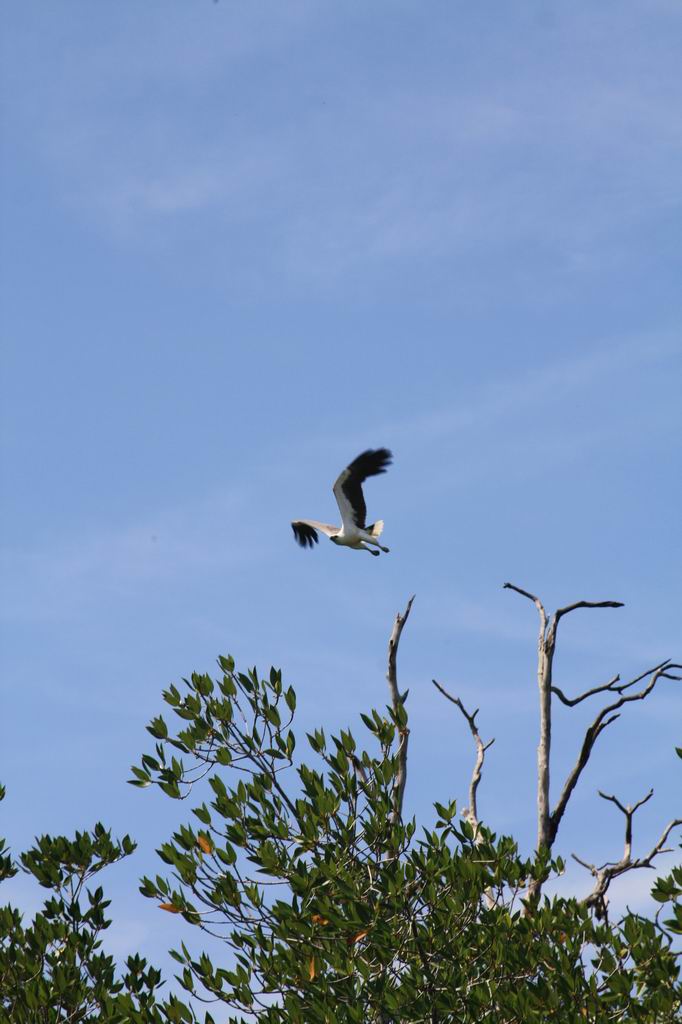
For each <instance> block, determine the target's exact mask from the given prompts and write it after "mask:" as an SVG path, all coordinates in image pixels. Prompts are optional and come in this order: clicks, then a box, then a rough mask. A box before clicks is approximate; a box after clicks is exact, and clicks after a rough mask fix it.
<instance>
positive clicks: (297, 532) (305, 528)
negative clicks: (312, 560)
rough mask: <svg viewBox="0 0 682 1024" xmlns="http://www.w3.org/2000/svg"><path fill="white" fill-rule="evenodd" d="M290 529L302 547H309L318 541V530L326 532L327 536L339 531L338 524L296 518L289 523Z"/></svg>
mask: <svg viewBox="0 0 682 1024" xmlns="http://www.w3.org/2000/svg"><path fill="white" fill-rule="evenodd" d="M291 529H292V530H293V531H294V537H295V538H296V540H297V541H298V543H299V544H300V545H301V547H302V548H311V547H312V546H313V545H314V544H317V543H318V540H319V538H318V536H317V531H318V530H319V531H320V532H321V533H326V535H327V536H328V537H331V536H332V534H334V533H338V532H339V528H338V526H330V525H329V523H318V522H316V521H315V520H314V519H296V520H294V522H293V523H292V524H291Z"/></svg>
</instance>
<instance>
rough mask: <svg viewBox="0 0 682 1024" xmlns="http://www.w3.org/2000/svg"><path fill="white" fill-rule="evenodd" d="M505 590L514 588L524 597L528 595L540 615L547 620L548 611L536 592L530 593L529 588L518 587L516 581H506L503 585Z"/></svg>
mask: <svg viewBox="0 0 682 1024" xmlns="http://www.w3.org/2000/svg"><path fill="white" fill-rule="evenodd" d="M502 589H503V590H514V591H516V593H517V594H521V596H522V597H527V598H528V600H529V601H532V602H533V604H534V605H535V607H536V608H537V610H538V611H539V612H540V615H541V616H542V617H543V618H544V619H545V620H546V619H547V613H546V612H545V609H544V607H543V605H542V601H541V600H540V598H539V597H536V596H535V594H531V593H529V592H528V591H527V590H522V589H521V587H517V586H516V584H514V583H505V584H504V585H503V587H502Z"/></svg>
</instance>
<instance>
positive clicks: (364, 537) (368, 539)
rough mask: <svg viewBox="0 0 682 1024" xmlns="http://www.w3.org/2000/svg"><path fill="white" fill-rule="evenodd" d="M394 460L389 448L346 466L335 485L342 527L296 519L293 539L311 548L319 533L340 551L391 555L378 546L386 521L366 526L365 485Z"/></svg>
mask: <svg viewBox="0 0 682 1024" xmlns="http://www.w3.org/2000/svg"><path fill="white" fill-rule="evenodd" d="M392 458H393V456H392V455H391V453H390V452H389V450H388V448H375V449H372V448H369V449H368V450H367V451H366V452H363V453H362V454H361V455H358V457H357V459H353V461H352V462H351V464H350V466H346V468H345V469H344V470H343V472H342V473H339V476H338V478H337V480H336V483H335V484H334V487H333V491H334V497H335V498H336V504H337V505H338V506H339V512H340V513H341V526H330V525H329V523H318V522H316V520H314V519H296V520H295V521H294V522H293V523H292V524H291V528H292V530H293V531H294V537H295V538H296V540H297V541H298V543H299V544H300V545H301V547H302V548H306V547H308V548H311V547H312V546H313V545H314V544H317V542H318V539H319V538H318V536H317V534H318V531H319V532H320V533H324V534H326V535H327V537H329V539H330V541H332V543H333V544H338V545H339V546H340V547H345V548H353V550H354V551H369V553H370V555H378V554H379V552H378V551H375V550H374V549H375V548H379V549H380V550H381V551H384V552H386V554H388V548H385V547H384V546H383V544H380V543H379V537H380V536H381V531H382V530H383V528H384V521H383V519H377V521H376V522H375V523H372V524H371V525H370V526H367V525H366V522H367V506H366V505H365V498H364V495H363V493H362V485H363V483H364V482H365V480H366V479H367V477H368V476H378V475H379V473H385V472H386V467H387V466H390V464H391V460H392Z"/></svg>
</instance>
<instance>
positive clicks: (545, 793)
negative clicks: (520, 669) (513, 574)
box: [504, 583, 623, 849]
mask: <svg viewBox="0 0 682 1024" xmlns="http://www.w3.org/2000/svg"><path fill="white" fill-rule="evenodd" d="M504 589H505V590H514V591H516V593H517V594H521V596H522V597H525V598H527V599H528V600H529V601H532V602H533V604H534V605H535V607H536V608H537V610H538V614H539V616H540V629H539V633H538V672H537V676H538V690H539V694H540V742H539V744H538V833H537V847H538V849H540V847H543V846H544V847H546V848H547V849H550V848H551V846H552V843H553V842H554V839H555V837H556V828H555V827H554V825H553V821H552V817H553V815H552V812H551V811H550V803H549V782H550V753H551V746H552V689H553V687H552V667H553V662H554V652H555V650H556V637H557V628H558V626H559V622H560V621H561V619H562V618H563V617H564V615H568V614H569V612H572V611H575V610H576V609H578V608H622V607H623V606H622V603H621V602H620V601H576V602H574V603H573V604H569V605H566V607H564V608H558V609H557V610H556V611H555V612H554V614H553V615H552V617H551V619H549V620H548V618H547V612H546V611H545V608H544V605H543V604H542V601H541V600H540V598H539V597H536V596H535V595H534V594H531V593H530V592H529V591H527V590H523V589H522V588H521V587H517V586H516V585H515V584H514V583H505V584H504ZM605 727H606V726H603V728H605ZM595 738H596V737H595ZM588 756H589V754H588ZM581 770H582V769H581ZM569 795H570V794H569ZM561 814H563V810H562V811H561ZM560 819H561V815H559V818H558V820H560ZM558 820H557V826H558Z"/></svg>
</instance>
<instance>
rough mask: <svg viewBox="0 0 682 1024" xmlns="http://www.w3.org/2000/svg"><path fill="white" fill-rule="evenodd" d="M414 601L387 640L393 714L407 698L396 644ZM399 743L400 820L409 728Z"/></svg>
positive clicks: (396, 796)
mask: <svg viewBox="0 0 682 1024" xmlns="http://www.w3.org/2000/svg"><path fill="white" fill-rule="evenodd" d="M413 601H414V594H413V595H412V597H411V598H410V600H409V601H408V602H407V606H406V608H405V611H404V612H403V614H402V615H401V614H400V612H398V614H397V615H396V617H395V622H394V623H393V629H392V630H391V636H390V639H389V641H388V669H387V671H386V679H387V681H388V688H389V690H390V691H391V703H392V704H393V712H394V714H396V715H397V714H398V710H399V708H400V707H402V705H403V704H404V703H405V700H406V699H407V691H405V693H403V694H401V693H400V692H399V690H398V645H399V643H400V636H401V634H402V631H403V627H404V625H405V623H406V622H407V619H408V617H409V614H410V611H411V609H412V602H413ZM399 736H400V740H399V744H398V771H397V773H396V777H395V783H394V787H393V821H394V822H396V821H400V818H401V816H402V811H403V798H404V796H405V784H406V782H407V744H408V741H409V738H410V730H409V729H408V728H407V726H405V728H402V729H399Z"/></svg>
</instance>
